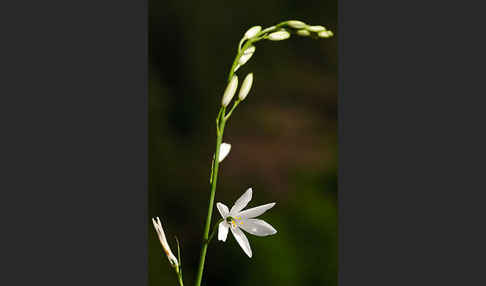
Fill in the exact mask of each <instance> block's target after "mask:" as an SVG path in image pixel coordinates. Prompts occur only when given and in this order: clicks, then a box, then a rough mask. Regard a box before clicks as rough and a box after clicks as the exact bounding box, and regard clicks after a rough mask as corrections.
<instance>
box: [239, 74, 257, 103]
mask: <svg viewBox="0 0 486 286" xmlns="http://www.w3.org/2000/svg"><path fill="white" fill-rule="evenodd" d="M252 84H253V73H249V74H248V75H247V76H246V77H245V80H243V83H242V84H241V88H240V93H239V94H238V98H239V99H240V100H241V101H243V100H244V99H245V98H246V96H247V95H248V93H249V92H250V89H251V85H252Z"/></svg>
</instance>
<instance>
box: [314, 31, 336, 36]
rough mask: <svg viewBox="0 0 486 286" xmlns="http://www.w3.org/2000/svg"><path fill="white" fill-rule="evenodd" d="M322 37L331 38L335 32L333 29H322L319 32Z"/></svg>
mask: <svg viewBox="0 0 486 286" xmlns="http://www.w3.org/2000/svg"><path fill="white" fill-rule="evenodd" d="M317 35H318V36H319V37H320V38H329V37H331V36H332V35H333V34H332V32H331V31H321V32H319V33H318V34H317Z"/></svg>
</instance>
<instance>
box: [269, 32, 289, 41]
mask: <svg viewBox="0 0 486 286" xmlns="http://www.w3.org/2000/svg"><path fill="white" fill-rule="evenodd" d="M289 37H290V34H289V32H287V31H285V30H281V31H277V32H273V33H271V34H270V35H268V39H269V40H271V41H281V40H285V39H288V38H289Z"/></svg>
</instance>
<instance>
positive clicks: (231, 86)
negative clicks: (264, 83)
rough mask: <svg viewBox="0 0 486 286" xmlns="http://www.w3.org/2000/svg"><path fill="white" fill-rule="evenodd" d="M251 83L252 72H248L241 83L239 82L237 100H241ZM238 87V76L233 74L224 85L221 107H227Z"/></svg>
mask: <svg viewBox="0 0 486 286" xmlns="http://www.w3.org/2000/svg"><path fill="white" fill-rule="evenodd" d="M252 84H253V73H249V74H247V75H246V77H245V79H244V80H243V83H242V84H241V88H240V92H239V93H238V100H239V101H243V100H245V98H246V97H247V96H248V93H250V89H251V86H252ZM237 89H238V76H236V75H233V78H231V80H230V82H229V83H228V85H227V86H226V89H225V91H224V94H223V98H222V99H221V105H222V106H223V107H227V106H228V105H229V103H230V102H231V100H232V99H233V97H234V96H235V94H236V90H237Z"/></svg>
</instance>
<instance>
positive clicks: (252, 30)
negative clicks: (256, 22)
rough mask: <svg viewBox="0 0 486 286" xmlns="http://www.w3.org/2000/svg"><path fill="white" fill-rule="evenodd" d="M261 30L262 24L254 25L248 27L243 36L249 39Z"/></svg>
mask: <svg viewBox="0 0 486 286" xmlns="http://www.w3.org/2000/svg"><path fill="white" fill-rule="evenodd" d="M261 30H262V26H254V27H251V28H250V29H248V31H246V33H245V38H246V39H250V38H253V37H255V36H256V34H258V33H259V32H260V31H261Z"/></svg>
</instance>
